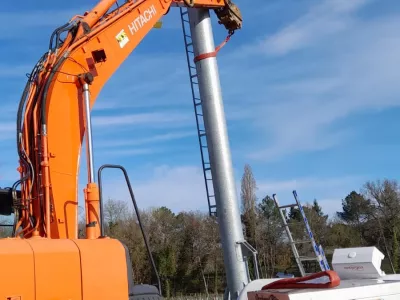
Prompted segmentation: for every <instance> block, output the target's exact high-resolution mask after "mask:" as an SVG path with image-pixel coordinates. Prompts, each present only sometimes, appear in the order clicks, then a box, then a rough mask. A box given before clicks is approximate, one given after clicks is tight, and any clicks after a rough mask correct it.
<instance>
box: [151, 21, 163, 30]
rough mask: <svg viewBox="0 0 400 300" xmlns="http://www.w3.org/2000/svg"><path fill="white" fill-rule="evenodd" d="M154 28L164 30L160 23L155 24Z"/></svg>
mask: <svg viewBox="0 0 400 300" xmlns="http://www.w3.org/2000/svg"><path fill="white" fill-rule="evenodd" d="M153 28H156V29H160V28H162V22H161V21H158V22H157V23H156V24H154V26H153Z"/></svg>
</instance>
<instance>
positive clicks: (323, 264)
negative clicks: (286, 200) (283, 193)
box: [272, 191, 330, 276]
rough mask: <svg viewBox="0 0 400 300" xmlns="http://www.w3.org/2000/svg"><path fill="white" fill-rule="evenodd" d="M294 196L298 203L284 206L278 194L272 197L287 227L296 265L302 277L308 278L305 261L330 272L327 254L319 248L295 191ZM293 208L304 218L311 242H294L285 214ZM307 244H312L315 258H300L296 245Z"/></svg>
mask: <svg viewBox="0 0 400 300" xmlns="http://www.w3.org/2000/svg"><path fill="white" fill-rule="evenodd" d="M293 196H294V199H295V200H296V203H294V204H289V205H282V206H280V205H279V201H278V198H277V197H276V194H274V195H273V196H272V197H273V199H274V201H275V205H276V206H277V207H278V209H279V212H280V215H281V218H282V223H283V225H284V227H285V230H286V234H287V236H288V239H289V243H290V246H291V247H292V252H293V255H294V258H295V260H296V263H297V265H298V267H299V270H300V273H301V276H306V275H307V274H306V272H305V270H304V266H303V262H305V261H317V262H318V263H319V266H320V268H321V271H327V270H330V267H329V264H328V261H327V259H326V257H325V253H324V250H323V249H322V246H321V245H319V246H317V243H316V242H315V239H314V235H313V233H312V231H311V227H310V225H309V223H308V220H307V217H306V215H305V213H304V210H303V206H302V205H301V203H300V201H299V199H298V197H297V192H296V191H293ZM292 207H293V208H296V207H297V208H298V209H299V211H300V213H301V216H302V218H303V222H304V225H305V228H306V233H307V235H308V237H309V240H300V241H295V240H293V237H292V233H291V232H290V228H289V224H288V223H287V221H286V216H285V214H284V213H283V210H284V209H286V208H292ZM306 243H311V244H312V248H313V250H314V253H315V257H307V256H300V255H299V251H298V250H297V247H296V245H297V244H306Z"/></svg>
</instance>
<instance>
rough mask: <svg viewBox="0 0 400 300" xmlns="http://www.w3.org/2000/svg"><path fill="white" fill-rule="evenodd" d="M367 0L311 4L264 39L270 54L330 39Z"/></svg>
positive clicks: (344, 0)
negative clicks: (308, 8) (303, 12)
mask: <svg viewBox="0 0 400 300" xmlns="http://www.w3.org/2000/svg"><path fill="white" fill-rule="evenodd" d="M368 2H370V1H369V0H352V1H348V0H325V1H322V2H320V3H318V4H316V5H315V6H312V7H311V8H310V10H309V11H308V13H307V14H305V15H304V16H302V17H301V18H299V19H297V20H296V21H295V22H293V23H291V24H290V25H288V26H286V27H285V28H283V29H282V30H280V31H279V32H277V33H275V34H274V35H272V36H270V37H268V38H267V39H266V40H265V41H264V42H263V45H262V47H263V49H264V50H265V51H267V52H268V53H270V54H278V55H284V54H288V53H289V52H291V51H295V50H298V49H301V48H303V47H309V46H310V45H313V44H314V43H321V42H323V41H324V40H326V39H329V38H330V36H331V35H332V34H335V33H338V32H341V31H344V30H346V29H347V28H348V26H350V25H351V24H352V23H353V21H354V20H353V19H352V18H351V14H352V13H353V12H355V11H357V10H358V9H360V8H361V7H363V6H364V5H366V4H367V3H368Z"/></svg>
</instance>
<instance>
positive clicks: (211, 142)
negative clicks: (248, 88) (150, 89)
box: [186, 9, 249, 300]
mask: <svg viewBox="0 0 400 300" xmlns="http://www.w3.org/2000/svg"><path fill="white" fill-rule="evenodd" d="M188 16H189V23H190V31H191V35H192V36H191V39H192V43H193V52H194V56H198V55H200V54H205V53H211V52H214V51H215V45H214V37H213V32H212V24H211V20H210V14H209V11H208V10H207V9H188ZM186 50H187V49H186ZM196 70H197V72H196V73H197V74H196V77H197V83H198V89H199V92H200V99H199V100H200V101H201V104H202V111H203V113H202V115H203V120H204V127H205V136H206V139H207V145H208V156H209V159H210V168H211V173H212V181H213V188H214V195H215V202H216V207H217V218H218V225H219V232H220V237H221V243H222V248H223V255H224V265H225V272H226V277H227V284H228V292H229V298H230V299H232V300H235V299H236V298H237V296H238V294H239V292H240V291H241V290H242V289H243V287H244V286H245V285H247V284H248V282H249V278H248V271H247V268H246V263H245V261H244V257H243V252H242V251H243V250H244V249H242V247H243V244H244V237H243V231H242V224H241V218H240V213H239V205H238V201H237V194H236V187H235V179H234V176H233V168H232V161H231V153H230V149H229V139H228V133H227V126H226V120H225V113H224V106H223V100H222V93H221V87H220V80H219V72H218V66H217V60H216V57H208V58H205V59H202V60H200V61H197V62H196ZM192 84H193V83H192Z"/></svg>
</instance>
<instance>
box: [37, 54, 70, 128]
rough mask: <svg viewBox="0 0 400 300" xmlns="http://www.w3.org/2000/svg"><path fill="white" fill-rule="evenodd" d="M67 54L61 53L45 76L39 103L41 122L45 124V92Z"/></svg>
mask: <svg viewBox="0 0 400 300" xmlns="http://www.w3.org/2000/svg"><path fill="white" fill-rule="evenodd" d="M67 57H68V54H67V53H66V54H65V55H63V56H62V57H61V58H60V59H59V60H58V62H57V63H56V64H55V65H54V68H53V70H52V71H51V73H50V75H49V78H47V81H46V85H45V87H44V90H43V94H42V103H41V124H42V125H46V123H47V120H46V104H47V93H48V91H49V87H50V83H51V81H52V80H53V78H54V75H55V74H56V73H57V71H58V69H59V68H60V66H61V65H62V63H63V62H64V61H65V60H66V59H67Z"/></svg>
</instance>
